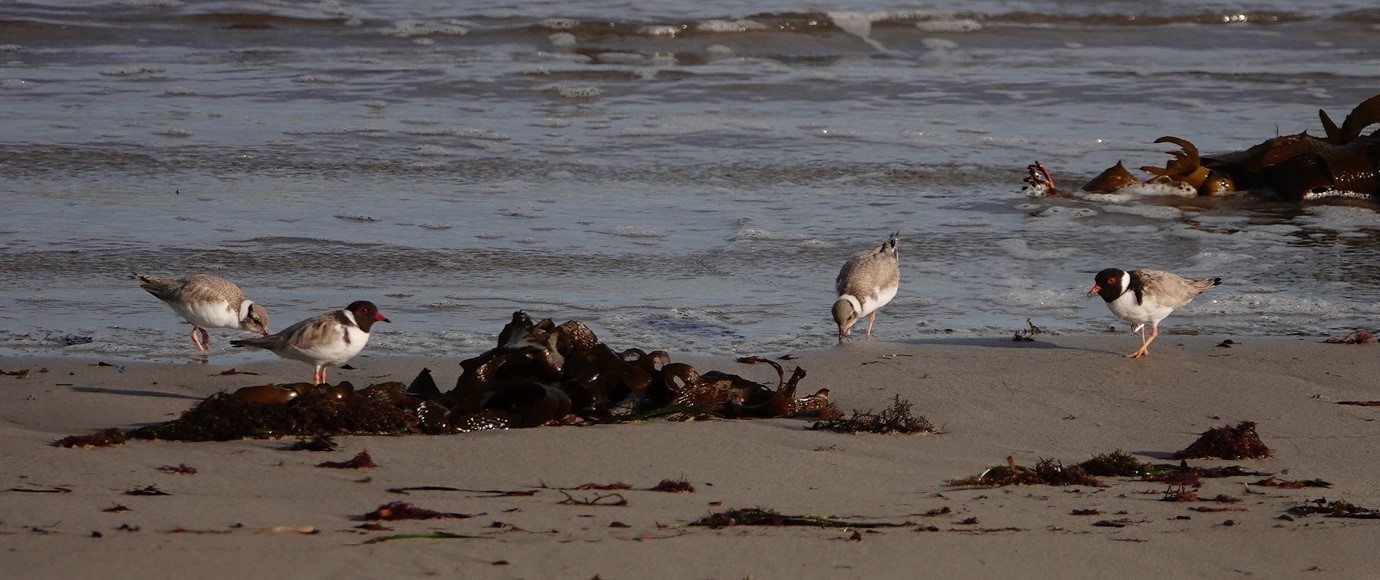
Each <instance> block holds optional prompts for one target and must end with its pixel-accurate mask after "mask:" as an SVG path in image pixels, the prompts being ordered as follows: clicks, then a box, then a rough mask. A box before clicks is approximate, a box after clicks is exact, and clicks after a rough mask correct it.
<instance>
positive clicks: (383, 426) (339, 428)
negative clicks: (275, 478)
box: [129, 383, 417, 441]
mask: <svg viewBox="0 0 1380 580" xmlns="http://www.w3.org/2000/svg"><path fill="white" fill-rule="evenodd" d="M380 387H382V388H383V389H387V388H389V387H391V388H393V389H396V390H398V391H401V390H402V389H403V385H402V384H401V383H385V384H384V385H375V386H374V387H371V389H379V388H380ZM416 432H417V417H416V415H414V414H412V413H410V412H408V411H407V410H406V409H402V408H399V407H398V406H396V405H394V404H393V403H392V402H391V401H390V400H388V399H387V398H385V397H373V396H365V395H362V394H358V393H356V394H353V395H351V396H346V397H340V398H337V397H334V396H331V395H329V394H328V393H326V392H323V391H320V390H319V389H316V388H310V387H309V388H304V389H301V394H300V395H299V396H297V397H295V398H293V399H292V400H290V401H288V402H286V403H280V404H263V403H254V402H250V401H246V400H244V399H242V398H239V397H236V396H234V395H231V394H227V393H217V394H215V395H211V396H210V397H207V398H206V399H205V400H203V401H201V402H200V403H197V405H196V406H194V407H192V408H191V409H188V410H187V411H186V412H184V413H183V414H182V416H181V417H178V418H177V419H174V420H172V421H168V422H166V423H160V424H157V425H150V426H147V427H141V428H139V429H135V430H133V431H130V432H129V436H130V437H132V438H136V439H169V440H179V441H230V440H234V439H243V438H246V437H287V436H308V437H315V436H320V435H344V434H378V435H384V434H398V433H416Z"/></svg>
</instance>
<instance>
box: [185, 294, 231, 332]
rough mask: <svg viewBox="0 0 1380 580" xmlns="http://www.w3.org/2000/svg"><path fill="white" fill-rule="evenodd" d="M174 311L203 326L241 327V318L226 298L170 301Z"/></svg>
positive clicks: (188, 320)
mask: <svg viewBox="0 0 1380 580" xmlns="http://www.w3.org/2000/svg"><path fill="white" fill-rule="evenodd" d="M168 306H171V307H172V309H173V312H176V313H177V315H178V316H181V317H182V318H183V320H186V321H187V322H190V323H192V324H195V325H197V326H199V327H201V328H239V327H240V319H239V318H238V317H236V316H235V312H234V311H233V310H231V309H230V304H229V303H227V302H226V301H224V300H210V301H205V302H168Z"/></svg>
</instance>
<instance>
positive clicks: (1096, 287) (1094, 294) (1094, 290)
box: [1088, 284, 1102, 297]
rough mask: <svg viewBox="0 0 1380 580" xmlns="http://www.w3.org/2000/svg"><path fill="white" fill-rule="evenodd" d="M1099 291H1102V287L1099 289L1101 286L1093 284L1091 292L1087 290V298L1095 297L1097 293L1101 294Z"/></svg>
mask: <svg viewBox="0 0 1380 580" xmlns="http://www.w3.org/2000/svg"><path fill="white" fill-rule="evenodd" d="M1101 291H1102V287H1101V286H1098V285H1097V284H1093V287H1092V290H1089V291H1088V296H1089V297H1092V296H1096V295H1097V293H1098V292H1101Z"/></svg>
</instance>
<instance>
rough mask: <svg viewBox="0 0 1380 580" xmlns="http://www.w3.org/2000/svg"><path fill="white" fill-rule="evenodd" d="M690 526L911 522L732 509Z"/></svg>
mask: <svg viewBox="0 0 1380 580" xmlns="http://www.w3.org/2000/svg"><path fill="white" fill-rule="evenodd" d="M690 525H692V526H705V527H709V528H716V529H717V528H727V527H732V526H800V527H808V528H900V527H908V526H912V525H915V524H914V523H912V522H902V523H899V524H898V523H887V522H856V521H850V520H842V519H838V518H832V517H829V516H806V515H786V514H782V513H779V512H777V511H776V510H771V509H763V508H747V509H734V510H727V511H722V512H717V513H712V514H709V515H707V516H704V517H702V518H700V519H698V520H695V521H693V522H690Z"/></svg>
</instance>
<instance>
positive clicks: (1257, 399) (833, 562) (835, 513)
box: [0, 334, 1380, 579]
mask: <svg viewBox="0 0 1380 580" xmlns="http://www.w3.org/2000/svg"><path fill="white" fill-rule="evenodd" d="M1038 338H1039V340H1037V341H1035V342H1012V341H1010V340H1007V339H954V340H947V341H946V340H929V341H922V342H914V343H892V342H883V341H873V342H868V343H854V344H849V345H844V346H842V347H838V348H832V349H827V350H821V351H812V352H800V353H795V354H797V355H798V356H799V358H798V359H796V360H793V361H789V362H787V363H786V364H787V368H788V369H789V368H790V367H791V366H792V365H797V364H798V365H800V366H803V367H805V368H806V369H807V370H808V373H809V374H808V376H807V377H806V378H805V380H804V381H802V383H801V389H802V391H805V392H813V391H814V390H815V389H818V388H823V387H827V388H829V389H831V390H832V393H833V400H834V401H835V402H836V403H837V404H838V405H839V406H840V407H841V408H842V409H843V410H844V411H853V410H859V411H866V410H877V411H880V410H881V409H883V408H885V407H887V406H888V405H889V404H890V403H891V402H892V400H893V397H895V396H897V395H899V396H900V397H901V398H902V399H905V400H908V401H909V402H910V403H911V404H912V411H913V412H914V413H915V414H917V415H924V416H925V417H927V418H928V419H929V420H930V421H932V422H933V423H934V424H935V426H936V427H938V428H939V431H940V432H939V433H937V434H931V435H923V436H900V435H841V434H836V433H828V432H819V431H809V430H806V427H807V426H809V425H810V424H811V423H812V421H811V420H801V419H777V420H756V421H749V420H711V421H700V422H689V423H674V422H663V421H650V422H643V423H634V424H624V425H602V426H596V427H542V428H536V429H526V430H514V431H496V432H478V433H470V434H459V435H451V436H436V437H427V436H415V437H344V438H339V439H337V441H338V442H339V443H340V447H339V448H338V449H337V450H335V451H331V452H308V451H285V450H284V448H285V447H287V446H288V444H289V443H291V441H290V440H245V441H234V442H224V443H176V442H161V441H132V442H130V443H128V444H126V445H122V446H118V447H114V448H99V449H63V448H57V447H54V446H52V445H51V444H52V443H53V441H55V440H57V439H59V438H61V437H63V436H66V435H73V434H85V433H89V432H92V431H95V430H98V429H102V428H107V427H121V428H129V427H134V426H138V425H142V424H147V423H154V422H161V421H166V420H170V419H173V418H175V417H176V416H177V415H178V414H179V413H180V412H182V411H184V410H186V409H187V408H189V407H190V406H192V405H193V404H195V403H196V401H197V400H199V399H200V398H202V397H205V396H207V395H210V394H213V393H215V392H218V391H220V390H233V389H235V388H238V387H241V386H247V385H253V384H263V383H266V382H280V383H281V382H295V381H300V380H303V379H305V378H307V377H308V376H309V375H308V373H309V372H310V368H309V367H308V366H306V365H302V364H300V363H294V362H290V361H281V360H275V359H273V357H270V356H265V357H264V358H263V359H262V360H254V361H250V362H244V361H237V363H236V364H234V365H229V364H219V363H217V362H216V361H215V360H212V361H211V362H210V363H209V364H154V363H135V362H123V361H118V360H109V361H106V362H110V363H114V364H117V365H122V366H93V364H94V363H97V362H100V361H98V360H96V359H79V358H6V359H0V369H3V370H4V371H19V370H22V369H30V370H31V371H34V372H32V374H30V375H29V377H28V378H19V377H14V376H3V377H0V397H3V400H4V403H3V405H0V416H2V418H3V421H0V435H3V438H2V440H3V443H0V462H3V464H4V465H5V468H4V469H3V475H2V476H0V477H3V481H0V484H2V485H3V489H5V490H7V491H3V492H0V536H3V537H4V541H5V544H6V549H5V550H3V551H0V569H5V570H14V571H24V573H25V574H24V575H25V576H27V577H34V578H39V577H66V578H83V577H105V578H131V577H168V576H173V575H191V574H194V575H197V576H200V577H207V578H231V577H244V576H247V575H273V576H280V577H308V578H328V577H380V576H384V575H390V576H394V575H398V574H406V575H423V574H446V575H453V576H454V575H459V576H462V577H466V578H592V577H594V576H596V575H597V576H599V577H601V578H605V579H613V578H649V577H659V578H744V577H755V578H778V577H788V576H789V577H807V578H849V577H866V578H882V577H924V576H928V577H973V578H977V577H993V576H998V575H1001V576H1013V577H1022V578H1030V577H1060V578H1105V577H1112V576H1117V577H1128V578H1162V577H1213V578H1222V577H1235V576H1242V575H1251V576H1254V577H1263V578H1277V577H1299V576H1306V577H1309V578H1334V577H1335V578H1355V577H1363V576H1365V575H1367V574H1369V573H1372V572H1373V554H1374V546H1375V545H1376V542H1377V541H1378V540H1380V520H1363V519H1343V518H1329V517H1323V516H1321V515H1310V516H1289V518H1290V519H1284V518H1282V517H1281V516H1284V515H1285V514H1286V510H1287V509H1288V508H1290V507H1293V506H1297V505H1301V504H1304V503H1305V502H1308V501H1310V500H1315V499H1320V498H1326V500H1327V501H1333V500H1338V499H1344V500H1346V501H1349V502H1351V503H1352V504H1355V505H1358V506H1363V507H1368V508H1380V487H1377V486H1376V485H1375V482H1377V481H1380V445H1377V437H1376V433H1377V427H1376V423H1375V420H1376V419H1377V418H1380V407H1362V406H1348V405H1338V404H1337V403H1338V402H1339V401H1356V400H1360V401H1366V400H1375V399H1380V390H1377V389H1376V387H1375V384H1376V381H1375V377H1376V376H1380V356H1378V355H1380V347H1376V346H1374V345H1333V344H1323V343H1321V342H1319V340H1318V339H1316V338H1306V339H1305V338H1271V339H1266V338H1245V339H1233V341H1234V342H1235V344H1232V345H1231V346H1230V348H1225V347H1219V346H1217V345H1218V344H1219V343H1221V342H1222V341H1223V340H1225V339H1227V338H1230V337H1225V336H1218V337H1211V336H1162V337H1161V338H1160V340H1159V341H1158V342H1156V345H1155V347H1154V348H1152V351H1153V352H1154V354H1153V356H1151V357H1150V358H1149V359H1143V360H1129V359H1124V358H1122V357H1121V356H1120V353H1122V352H1125V351H1129V350H1131V349H1132V347H1134V346H1135V339H1134V338H1133V337H1130V336H1128V335H1126V334H1119V335H1108V336H1105V337H1103V336H1054V337H1048V336H1040V337H1038ZM475 354H478V353H475ZM762 354H763V355H771V356H777V355H780V354H783V353H762ZM672 357H673V360H677V361H682V362H691V363H693V364H695V365H696V366H697V367H700V368H701V369H702V370H705V369H708V368H716V369H719V370H724V371H728V372H734V373H739V374H743V375H744V376H747V377H749V378H752V379H755V380H760V381H768V380H771V381H772V382H774V381H775V373H774V372H773V371H771V369H770V368H767V367H765V366H764V365H755V366H748V365H741V364H738V363H736V362H734V361H732V360H731V359H727V358H703V357H699V358H697V357H691V356H687V355H685V354H683V353H672ZM352 365H353V366H355V367H357V368H356V369H354V370H333V371H332V374H331V380H333V381H335V380H341V379H348V380H350V381H352V382H353V383H354V384H356V385H358V386H362V385H365V384H369V383H371V382H381V381H384V380H399V381H403V382H407V381H410V380H411V379H412V377H413V376H415V375H416V373H417V372H418V371H419V370H420V369H421V368H422V367H423V366H425V367H429V368H431V369H432V371H433V374H434V376H435V377H436V380H437V383H438V384H440V385H441V386H442V388H443V389H445V388H448V387H449V386H450V385H453V384H454V381H455V378H456V377H457V375H458V374H459V371H460V368H459V365H458V360H450V359H420V358H393V357H371V356H367V355H366V356H361V357H358V358H357V359H355V360H354V361H352ZM232 366H233V367H234V368H236V369H238V370H240V371H251V372H257V373H261V374H259V375H247V374H238V375H227V376H223V375H220V374H219V373H220V372H221V371H224V370H226V369H229V368H231V367H232ZM42 368H46V369H48V372H44V373H39V372H36V371H38V370H39V369H42ZM1239 421H1253V422H1255V423H1257V430H1258V432H1259V434H1260V437H1261V439H1262V440H1263V441H1264V442H1265V443H1266V444H1267V445H1269V446H1270V447H1271V449H1272V450H1273V452H1274V457H1273V458H1270V459H1266V460H1241V461H1194V462H1192V463H1193V464H1194V465H1205V466H1216V465H1241V466H1243V467H1246V468H1248V469H1253V470H1257V471H1262V472H1270V473H1274V474H1275V475H1276V477H1278V478H1279V479H1285V480H1305V479H1322V480H1326V481H1327V482H1330V483H1332V484H1333V486H1332V487H1331V488H1329V489H1320V488H1304V489H1281V488H1274V487H1264V486H1259V485H1248V484H1253V483H1254V482H1256V481H1258V480H1260V479H1262V477H1235V478H1224V479H1205V480H1203V481H1204V483H1203V486H1202V488H1201V489H1198V490H1196V491H1197V495H1198V496H1199V497H1202V498H1211V497H1215V496H1218V495H1225V496H1229V497H1231V498H1235V499H1239V500H1240V501H1239V502H1235V503H1218V502H1188V503H1181V502H1166V501H1161V498H1162V496H1163V494H1164V491H1165V489H1166V486H1165V485H1164V484H1162V483H1154V482H1147V481H1140V480H1135V479H1129V478H1105V479H1104V483H1105V484H1106V487H1049V486H1016V487H1005V488H976V489H975V488H956V487H953V486H950V485H947V484H946V481H948V480H953V479H960V478H964V477H967V476H970V475H976V474H978V473H981V472H982V471H983V470H984V469H986V468H988V467H990V466H993V465H999V464H1002V463H1004V462H1005V458H1006V457H1007V456H1011V457H1012V458H1013V459H1014V460H1015V461H1016V462H1017V463H1019V464H1022V465H1033V464H1034V463H1036V462H1037V461H1038V460H1040V459H1041V458H1047V459H1058V460H1060V461H1062V462H1063V463H1064V464H1065V465H1071V464H1075V463H1078V462H1081V461H1084V460H1086V459H1088V458H1089V457H1091V456H1092V455H1094V454H1097V453H1105V452H1110V451H1114V450H1117V449H1121V450H1125V451H1127V452H1129V453H1132V454H1134V455H1135V456H1136V457H1137V458H1138V459H1141V460H1144V461H1152V462H1157V463H1165V462H1171V460H1170V459H1168V456H1169V455H1170V454H1171V453H1173V452H1174V451H1177V450H1180V449H1183V448H1184V447H1187V446H1188V445H1189V444H1190V443H1192V442H1193V441H1194V440H1195V439H1196V438H1197V437H1198V435H1199V434H1201V433H1202V432H1203V431H1205V430H1207V429H1209V428H1211V427H1218V426H1222V425H1228V424H1235V423H1237V422H1239ZM366 449H367V450H368V452H369V454H370V455H371V456H372V458H373V460H374V461H375V463H377V467H375V468H372V469H365V470H337V469H324V468H319V467H317V466H316V465H317V464H318V463H321V462H323V461H343V460H347V459H349V458H351V457H352V456H354V455H355V454H356V453H358V452H360V451H362V450H366ZM184 464H185V465H187V466H191V467H193V468H195V469H196V470H197V472H196V473H195V474H190V475H188V474H178V473H166V472H164V471H160V469H159V468H160V467H164V466H179V465H184ZM665 479H670V480H680V479H684V480H685V481H686V482H688V483H690V484H691V485H693V486H694V489H695V491H694V492H693V493H665V492H659V491H650V490H648V488H651V487H653V486H655V485H657V484H658V483H659V482H661V481H662V480H665ZM615 482H621V483H626V484H629V485H631V486H632V489H628V490H621V491H595V490H571V489H565V490H561V489H558V488H573V487H576V486H580V485H581V484H585V483H598V484H609V483H615ZM150 486H153V488H154V489H157V490H161V491H163V492H166V493H167V494H169V495H158V496H136V495H127V493H126V492H128V491H130V490H135V489H145V488H149V487H150ZM418 486H444V487H449V488H456V489H459V490H465V491H446V490H413V491H410V492H406V493H399V492H395V491H390V489H394V488H404V487H418ZM534 490H535V492H536V493H534V494H531V495H504V494H501V493H494V492H509V491H521V492H531V491H534ZM610 493H617V494H618V496H617V497H606V498H604V499H601V500H597V501H596V502H595V503H596V504H598V503H612V502H616V501H617V500H618V499H623V500H626V505H620V506H615V505H568V504H563V503H562V501H564V500H567V497H569V498H573V499H574V500H577V501H581V500H583V501H588V500H596V499H597V498H598V496H600V495H606V494H610ZM397 501H404V502H409V503H412V504H414V505H416V506H417V507H421V508H426V509H431V510H437V511H441V512H452V513H459V514H467V515H472V516H473V517H468V518H449V519H433V520H415V521H396V522H381V523H382V524H383V525H385V526H386V527H388V528H391V530H365V529H361V528H359V527H358V526H360V525H361V524H364V523H365V520H364V519H363V516H364V514H367V513H369V512H371V511H373V510H375V509H376V508H378V507H380V506H382V505H384V504H388V503H390V502H397ZM119 506H123V507H124V508H127V510H116V509H114V508H117V507H119ZM744 508H765V509H772V510H776V511H777V512H780V513H781V514H786V515H812V516H831V517H833V518H838V519H845V520H849V521H851V522H854V523H857V524H866V523H890V524H903V523H904V524H905V525H903V526H898V527H883V528H871V529H868V528H851V529H850V528H815V527H747V526H736V527H727V528H720V529H711V528H709V527H701V526H691V525H690V524H691V523H692V522H694V521H695V520H698V519H700V518H702V517H704V516H707V515H710V514H712V513H716V512H723V511H726V510H730V509H744ZM944 508H948V510H947V512H945V513H939V512H943V511H944ZM1192 508H1208V509H1218V508H1225V509H1226V510H1228V511H1207V512H1204V511H1194V510H1193V509H1192ZM1075 510H1095V511H1096V512H1098V513H1097V514H1096V515H1074V513H1073V512H1074V511H1075ZM932 513H933V514H936V515H927V514H932ZM907 522H909V523H907ZM307 530H310V531H313V532H315V533H305V534H304V533H300V532H301V531H307ZM427 532H446V533H451V534H457V535H460V536H464V537H458V538H447V539H417V538H400V539H393V540H386V541H378V542H375V543H366V542H369V541H370V540H378V539H380V538H388V537H392V536H395V535H398V534H407V533H427ZM855 532H856V533H855Z"/></svg>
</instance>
